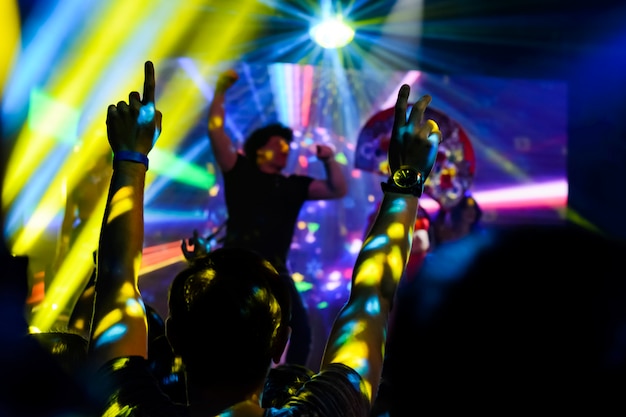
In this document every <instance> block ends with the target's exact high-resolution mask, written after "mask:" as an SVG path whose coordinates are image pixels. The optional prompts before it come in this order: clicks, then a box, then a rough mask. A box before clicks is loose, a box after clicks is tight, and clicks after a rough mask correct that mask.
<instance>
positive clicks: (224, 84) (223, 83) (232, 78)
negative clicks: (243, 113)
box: [215, 69, 239, 93]
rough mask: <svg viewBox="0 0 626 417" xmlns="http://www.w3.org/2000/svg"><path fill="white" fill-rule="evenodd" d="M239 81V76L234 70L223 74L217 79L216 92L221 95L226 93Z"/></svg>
mask: <svg viewBox="0 0 626 417" xmlns="http://www.w3.org/2000/svg"><path fill="white" fill-rule="evenodd" d="M238 79H239V74H237V71H235V70H234V69H228V70H226V71H224V72H222V73H221V74H220V75H219V77H217V83H216V84H215V91H216V92H219V93H224V92H225V91H226V90H228V89H229V88H230V87H232V85H233V84H235V82H236V81H237V80H238Z"/></svg>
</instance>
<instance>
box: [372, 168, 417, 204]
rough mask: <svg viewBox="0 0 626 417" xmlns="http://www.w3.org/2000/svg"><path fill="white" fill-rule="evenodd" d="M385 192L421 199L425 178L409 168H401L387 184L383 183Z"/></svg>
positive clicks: (382, 186) (381, 184)
mask: <svg viewBox="0 0 626 417" xmlns="http://www.w3.org/2000/svg"><path fill="white" fill-rule="evenodd" d="M380 186H381V188H382V190H383V192H391V193H399V194H410V195H414V196H415V197H421V196H422V193H423V192H424V176H423V175H422V173H421V172H418V171H416V170H414V169H413V168H409V167H400V168H399V169H397V170H396V171H394V172H393V174H392V175H391V177H389V179H388V180H387V182H381V183H380Z"/></svg>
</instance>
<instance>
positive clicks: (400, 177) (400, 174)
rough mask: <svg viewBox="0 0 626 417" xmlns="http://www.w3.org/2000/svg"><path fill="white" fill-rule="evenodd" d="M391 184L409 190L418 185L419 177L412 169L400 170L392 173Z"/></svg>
mask: <svg viewBox="0 0 626 417" xmlns="http://www.w3.org/2000/svg"><path fill="white" fill-rule="evenodd" d="M393 182H394V183H395V184H396V185H397V186H398V187H400V188H411V187H414V186H416V185H417V184H418V183H419V175H418V174H417V171H414V170H412V169H409V168H400V169H399V170H397V171H396V172H394V173H393Z"/></svg>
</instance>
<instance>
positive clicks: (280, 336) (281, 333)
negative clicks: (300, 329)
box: [272, 324, 291, 364]
mask: <svg viewBox="0 0 626 417" xmlns="http://www.w3.org/2000/svg"><path fill="white" fill-rule="evenodd" d="M290 337H291V327H290V326H288V325H282V324H281V325H280V326H279V327H278V331H277V332H276V339H274V342H273V343H272V361H273V362H274V363H275V364H279V363H280V361H281V359H282V357H283V354H284V353H285V349H286V348H287V342H289V338H290Z"/></svg>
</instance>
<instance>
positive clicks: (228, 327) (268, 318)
mask: <svg viewBox="0 0 626 417" xmlns="http://www.w3.org/2000/svg"><path fill="white" fill-rule="evenodd" d="M289 317H290V304H289V293H288V289H287V288H286V286H285V283H284V281H282V280H281V279H280V278H279V276H278V273H277V272H276V270H275V269H274V268H273V267H272V266H271V265H270V264H269V262H267V261H266V260H265V259H264V258H262V257H261V256H260V255H258V254H257V253H256V252H253V251H250V250H247V249H239V248H228V249H227V248H219V249H216V250H214V251H212V252H209V253H208V254H206V255H204V256H201V257H199V258H195V259H193V260H192V261H190V263H189V265H188V266H187V267H186V268H185V269H184V270H183V271H181V272H180V273H179V274H178V275H177V276H176V277H175V278H174V281H173V282H172V284H171V286H170V291H169V317H168V319H167V324H166V329H167V330H166V331H167V337H168V339H169V340H170V343H171V344H172V347H173V349H174V351H175V352H176V353H177V354H178V355H179V356H180V357H181V358H182V360H183V362H184V363H185V368H186V370H187V374H188V375H189V376H190V379H193V380H195V381H198V380H201V381H202V382H201V384H203V385H205V386H216V387H221V388H224V387H227V386H229V385H232V386H236V387H242V386H247V387H248V388H250V389H252V388H254V387H256V386H258V385H259V384H260V383H261V382H262V381H263V380H264V378H265V377H266V375H267V372H268V370H269V366H270V365H271V361H272V360H274V361H275V362H278V361H279V360H280V357H281V355H282V352H283V350H284V348H285V345H286V342H287V339H288V336H289V330H288V321H289Z"/></svg>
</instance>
